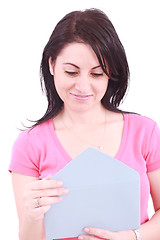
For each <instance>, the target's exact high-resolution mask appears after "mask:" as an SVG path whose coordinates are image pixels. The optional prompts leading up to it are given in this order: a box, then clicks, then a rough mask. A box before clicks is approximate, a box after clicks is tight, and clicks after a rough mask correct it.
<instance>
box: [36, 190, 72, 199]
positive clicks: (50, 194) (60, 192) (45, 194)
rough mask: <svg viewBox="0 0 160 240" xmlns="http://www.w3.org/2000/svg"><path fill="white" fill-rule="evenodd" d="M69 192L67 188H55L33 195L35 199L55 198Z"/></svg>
mask: <svg viewBox="0 0 160 240" xmlns="http://www.w3.org/2000/svg"><path fill="white" fill-rule="evenodd" d="M68 192H69V190H68V189H67V188H53V189H45V190H39V191H34V192H33V194H32V197H33V198H38V197H54V196H61V195H66V194H68Z"/></svg>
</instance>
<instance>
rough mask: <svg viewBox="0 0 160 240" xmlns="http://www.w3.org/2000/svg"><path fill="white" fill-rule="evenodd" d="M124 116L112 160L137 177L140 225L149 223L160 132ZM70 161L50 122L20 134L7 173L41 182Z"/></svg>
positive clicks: (137, 118) (159, 161)
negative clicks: (151, 174) (151, 182)
mask: <svg viewBox="0 0 160 240" xmlns="http://www.w3.org/2000/svg"><path fill="white" fill-rule="evenodd" d="M123 116H124V129H123V137H122V141H121V145H120V148H119V151H118V153H117V154H116V156H115V158H116V159H118V160H119V161H121V162H123V163H125V164H126V165H128V166H129V167H131V168H133V169H135V170H136V171H137V172H138V173H139V175H140V182H141V188H140V189H141V192H140V194H141V224H142V223H144V222H146V221H148V214H147V208H148V199H149V194H150V186H149V181H148V178H147V173H148V172H152V171H155V170H156V169H159V168H160V130H159V128H158V126H157V124H156V123H155V122H154V121H153V120H151V119H149V118H147V117H143V116H140V115H137V114H126V113H125V114H123ZM71 160H72V159H71V157H70V156H69V155H68V154H67V152H66V151H65V149H64V148H63V146H62V145H61V143H60V141H59V139H58V138H57V136H56V133H55V130H54V127H53V122H52V119H50V120H48V121H46V122H44V123H42V124H40V125H38V126H36V127H33V128H32V129H30V130H26V131H23V132H21V133H20V134H19V136H18V138H17V139H16V141H15V143H14V145H13V151H12V158H11V162H10V166H9V171H14V172H18V173H21V174H25V175H28V176H34V177H38V178H40V179H42V178H44V177H46V176H47V175H49V174H50V175H54V174H55V173H56V172H58V171H59V170H60V169H62V168H63V167H64V166H65V165H66V164H67V163H69V162H70V161H71ZM117 201H118V199H117Z"/></svg>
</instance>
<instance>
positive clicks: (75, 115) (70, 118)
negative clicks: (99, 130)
mask: <svg viewBox="0 0 160 240" xmlns="http://www.w3.org/2000/svg"><path fill="white" fill-rule="evenodd" d="M106 111H107V110H106V109H105V108H104V107H103V106H102V105H100V106H98V107H97V108H96V109H92V110H91V111H84V112H78V111H77V112H75V111H74V112H72V111H71V110H68V109H66V108H65V107H64V109H63V110H62V112H61V119H62V120H63V123H64V124H65V125H67V127H72V128H73V127H76V128H79V129H85V128H92V127H95V126H96V125H97V124H101V123H102V122H104V119H105V115H106V114H107V113H106Z"/></svg>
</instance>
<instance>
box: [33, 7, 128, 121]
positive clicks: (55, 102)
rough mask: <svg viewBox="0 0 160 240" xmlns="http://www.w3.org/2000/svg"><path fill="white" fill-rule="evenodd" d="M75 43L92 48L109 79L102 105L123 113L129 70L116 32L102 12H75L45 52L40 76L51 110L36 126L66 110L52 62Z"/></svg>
mask: <svg viewBox="0 0 160 240" xmlns="http://www.w3.org/2000/svg"><path fill="white" fill-rule="evenodd" d="M72 42H82V43H85V44H89V45H90V46H91V48H92V49H93V51H94V52H95V54H96V56H97V58H98V61H99V63H100V66H101V68H102V69H103V71H104V73H105V74H106V75H107V76H108V77H109V84H108V88H107V91H106V93H105V95H104V97H103V99H102V100H101V102H102V104H103V106H104V107H105V108H106V109H108V110H110V111H114V112H122V111H121V110H119V109H118V107H119V104H120V103H121V101H122V100H123V98H124V95H125V93H126V90H127V87H128V80H129V67H128V63H127V58H126V54H125V50H124V47H123V45H122V43H121V41H120V39H119V37H118V35H117V33H116V30H115V28H114V26H113V24H112V23H111V21H110V20H109V18H108V17H107V16H106V14H105V13H104V12H102V11H101V10H98V9H87V10H85V11H73V12H71V13H69V14H67V15H66V16H64V17H63V18H62V19H61V20H60V21H59V22H58V24H57V25H56V27H55V29H54V30H53V32H52V34H51V36H50V38H49V41H48V43H47V45H46V46H45V48H44V51H43V56H42V60H41V66H40V76H41V87H42V91H43V92H45V94H46V96H47V100H48V107H47V110H46V113H45V114H44V116H43V117H42V118H41V119H39V120H38V121H36V123H35V125H38V124H40V123H43V122H45V121H47V120H48V119H50V118H53V117H55V116H56V115H57V114H58V113H59V112H60V111H61V110H62V108H63V101H62V100H61V98H60V97H59V95H58V93H57V91H56V88H55V85H54V77H53V75H51V73H50V70H49V58H50V57H51V59H52V61H53V62H54V61H55V60H56V58H57V56H58V54H59V53H60V51H61V50H62V49H63V48H64V47H65V45H66V44H68V43H72ZM73 54H74V53H73ZM106 65H107V66H106Z"/></svg>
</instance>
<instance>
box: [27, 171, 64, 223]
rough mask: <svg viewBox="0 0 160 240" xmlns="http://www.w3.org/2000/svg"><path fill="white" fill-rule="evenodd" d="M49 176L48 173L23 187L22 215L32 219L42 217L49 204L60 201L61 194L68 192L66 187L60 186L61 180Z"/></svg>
mask: <svg viewBox="0 0 160 240" xmlns="http://www.w3.org/2000/svg"><path fill="white" fill-rule="evenodd" d="M50 178H51V176H50V175H49V176H47V177H46V178H44V179H42V180H36V181H32V182H29V183H28V184H27V185H26V187H25V189H24V194H23V203H24V216H25V217H27V216H28V218H29V219H30V220H32V221H35V220H40V219H43V218H44V214H45V213H46V212H47V211H48V210H49V208H50V207H51V205H52V204H55V203H58V202H60V201H61V200H62V197H61V196H62V195H66V194H67V193H68V189H66V188H62V185H63V182H62V181H58V180H50Z"/></svg>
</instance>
